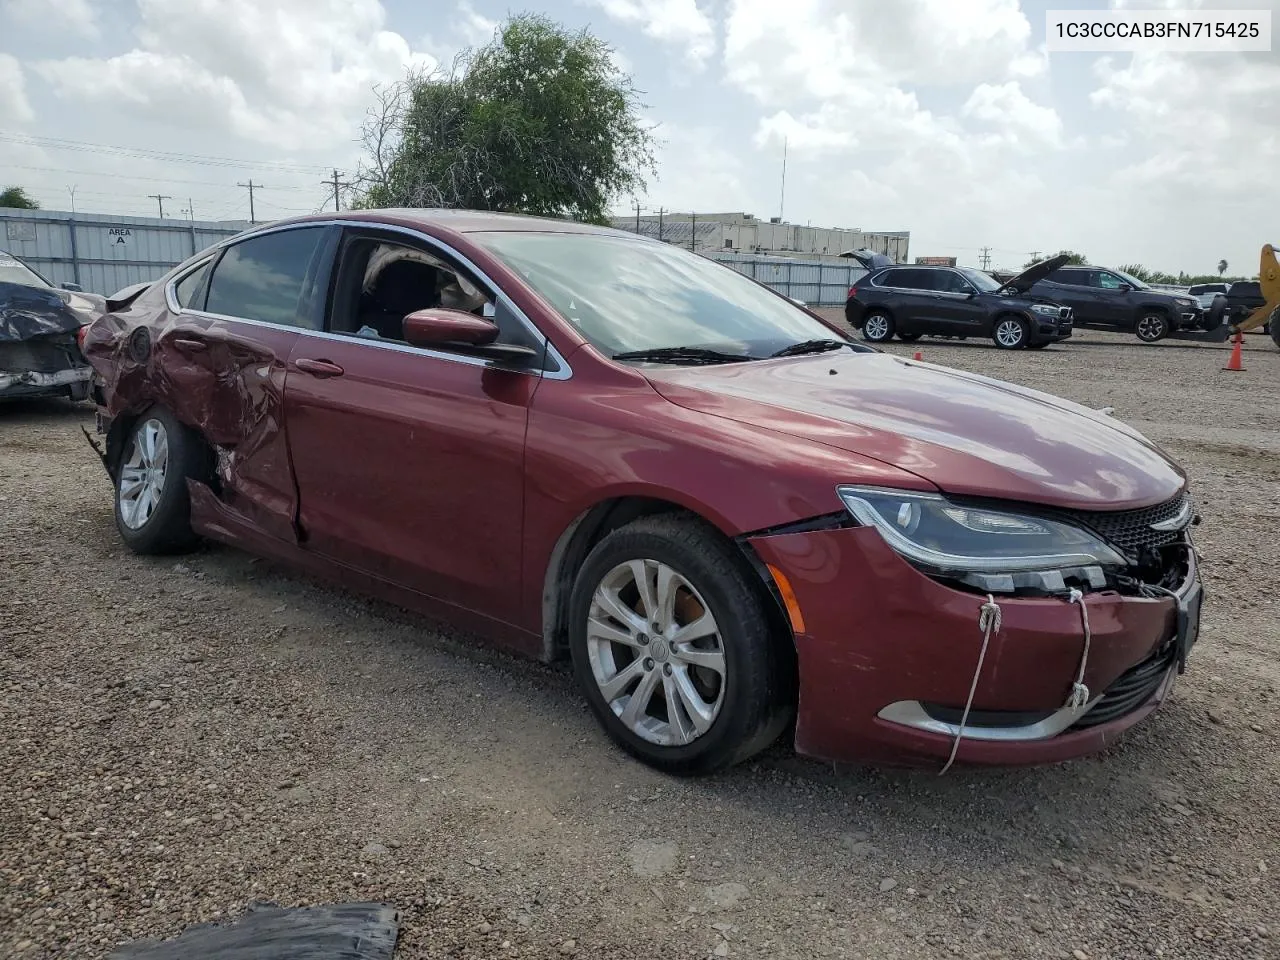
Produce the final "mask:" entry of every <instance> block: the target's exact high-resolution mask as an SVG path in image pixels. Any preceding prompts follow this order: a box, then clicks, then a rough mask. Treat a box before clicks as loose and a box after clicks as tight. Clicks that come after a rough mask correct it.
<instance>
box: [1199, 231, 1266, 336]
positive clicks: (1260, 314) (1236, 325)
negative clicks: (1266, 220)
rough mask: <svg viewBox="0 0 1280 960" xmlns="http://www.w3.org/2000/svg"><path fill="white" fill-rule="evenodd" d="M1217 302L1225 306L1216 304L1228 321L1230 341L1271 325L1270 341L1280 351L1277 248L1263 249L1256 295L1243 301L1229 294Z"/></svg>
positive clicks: (1227, 328)
mask: <svg viewBox="0 0 1280 960" xmlns="http://www.w3.org/2000/svg"><path fill="white" fill-rule="evenodd" d="M1249 286H1252V285H1251V284H1250V285H1249ZM1233 299H1234V301H1235V302H1233ZM1218 300H1221V301H1222V302H1221V303H1219V302H1217V301H1215V303H1214V309H1215V310H1217V311H1218V312H1219V313H1220V315H1222V318H1223V319H1224V320H1225V321H1226V322H1225V324H1223V326H1224V327H1225V328H1226V336H1227V337H1234V336H1235V335H1236V334H1238V333H1248V332H1249V331H1250V330H1257V329H1258V328H1259V327H1261V326H1262V325H1263V324H1268V328H1269V329H1268V332H1269V333H1270V334H1271V339H1272V340H1273V341H1274V342H1275V345H1276V346H1277V347H1280V262H1278V261H1277V260H1276V248H1275V247H1273V246H1272V245H1271V244H1269V243H1268V244H1266V245H1264V246H1263V248H1262V259H1261V262H1260V264H1259V266H1258V294H1257V295H1255V296H1249V297H1247V298H1244V299H1240V298H1232V296H1231V295H1230V293H1228V294H1227V296H1226V297H1219V298H1218ZM1259 300H1261V301H1262V303H1261V304H1259V303H1258V301H1259Z"/></svg>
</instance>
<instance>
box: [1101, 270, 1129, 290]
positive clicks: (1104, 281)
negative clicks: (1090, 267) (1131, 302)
mask: <svg viewBox="0 0 1280 960" xmlns="http://www.w3.org/2000/svg"><path fill="white" fill-rule="evenodd" d="M1098 286H1100V287H1102V289H1104V290H1119V289H1120V288H1121V287H1122V286H1124V281H1123V280H1121V279H1120V278H1119V277H1117V276H1116V275H1115V274H1114V273H1107V271H1105V270H1099V271H1098Z"/></svg>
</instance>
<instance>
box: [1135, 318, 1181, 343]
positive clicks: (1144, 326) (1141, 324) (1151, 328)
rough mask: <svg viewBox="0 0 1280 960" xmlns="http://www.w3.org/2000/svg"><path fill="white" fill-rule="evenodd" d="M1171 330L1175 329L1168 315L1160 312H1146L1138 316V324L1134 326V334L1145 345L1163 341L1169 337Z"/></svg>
mask: <svg viewBox="0 0 1280 960" xmlns="http://www.w3.org/2000/svg"><path fill="white" fill-rule="evenodd" d="M1171 329H1173V328H1172V325H1171V324H1170V323H1169V317H1168V315H1167V314H1164V313H1161V312H1160V311H1159V310H1144V311H1143V312H1142V313H1140V314H1138V319H1137V322H1136V323H1134V325H1133V332H1134V333H1136V334H1137V335H1138V339H1139V340H1141V341H1142V342H1143V343H1156V342H1157V341H1159V340H1163V339H1164V338H1165V337H1167V336H1168V335H1169V331H1170V330H1171Z"/></svg>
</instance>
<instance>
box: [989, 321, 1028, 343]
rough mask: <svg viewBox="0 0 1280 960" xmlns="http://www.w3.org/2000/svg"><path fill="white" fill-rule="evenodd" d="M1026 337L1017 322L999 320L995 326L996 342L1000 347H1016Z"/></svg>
mask: <svg viewBox="0 0 1280 960" xmlns="http://www.w3.org/2000/svg"><path fill="white" fill-rule="evenodd" d="M1025 335H1026V333H1025V331H1024V330H1023V328H1022V324H1021V323H1019V322H1018V321H1017V320H1001V321H1000V322H999V323H998V324H996V342H997V343H999V344H1000V346H1002V347H1016V346H1018V344H1020V343H1022V338H1023V337H1024V336H1025Z"/></svg>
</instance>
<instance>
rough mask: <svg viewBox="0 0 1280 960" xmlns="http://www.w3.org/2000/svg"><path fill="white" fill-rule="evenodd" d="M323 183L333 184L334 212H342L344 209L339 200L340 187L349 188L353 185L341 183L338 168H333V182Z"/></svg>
mask: <svg viewBox="0 0 1280 960" xmlns="http://www.w3.org/2000/svg"><path fill="white" fill-rule="evenodd" d="M321 182H322V183H326V184H332V186H333V210H334V213H337V212H338V211H339V210H341V209H342V207H341V206H340V203H341V201H340V200H339V199H338V189H339V188H340V187H349V186H351V184H349V183H346V182H345V181H341V180H339V179H338V168H337V167H334V168H333V179H332V180H323V181H321Z"/></svg>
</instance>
